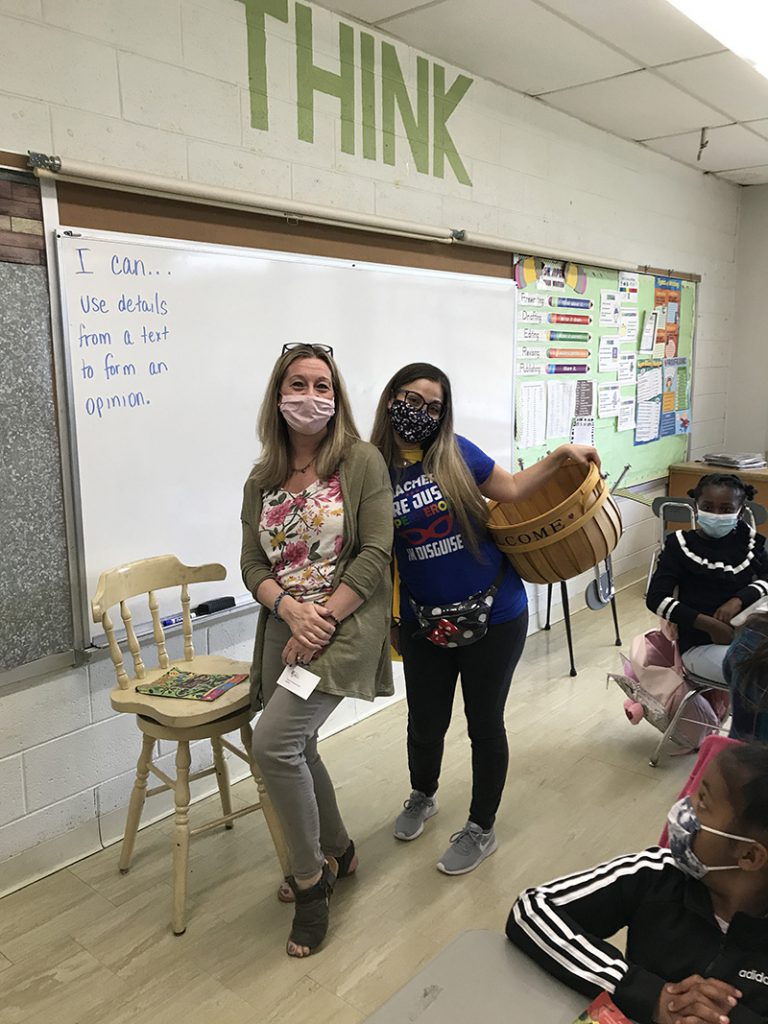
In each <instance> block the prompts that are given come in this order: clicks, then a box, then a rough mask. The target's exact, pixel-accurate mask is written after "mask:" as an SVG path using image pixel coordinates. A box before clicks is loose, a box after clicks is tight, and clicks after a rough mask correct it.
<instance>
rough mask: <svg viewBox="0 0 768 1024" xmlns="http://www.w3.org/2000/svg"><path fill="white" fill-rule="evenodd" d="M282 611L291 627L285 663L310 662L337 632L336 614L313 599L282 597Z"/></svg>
mask: <svg viewBox="0 0 768 1024" xmlns="http://www.w3.org/2000/svg"><path fill="white" fill-rule="evenodd" d="M286 605H287V606H288V607H285V606H286ZM280 615H281V617H282V618H283V619H284V620H285V621H286V622H287V623H288V626H289V627H290V630H291V638H290V640H289V641H288V643H287V644H286V645H285V647H284V648H283V662H284V664H286V665H308V664H309V663H310V662H311V661H313V659H314V658H316V657H317V656H318V655H319V654H320V652H321V651H322V650H323V648H324V647H327V646H328V644H329V643H330V642H331V638H332V637H333V634H334V633H335V632H336V623H335V622H334V618H333V614H332V613H331V612H330V611H329V610H328V609H326V608H325V607H323V605H321V604H316V603H314V602H312V601H304V602H302V601H296V600H294V599H291V600H290V602H289V601H283V606H282V607H281V608H280Z"/></svg>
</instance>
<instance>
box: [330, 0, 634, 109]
mask: <svg viewBox="0 0 768 1024" xmlns="http://www.w3.org/2000/svg"><path fill="white" fill-rule="evenodd" d="M339 2H341V0H339ZM384 27H385V28H386V30H387V31H388V32H392V33H394V34H395V35H396V36H399V37H400V38H401V39H403V40H404V41H405V42H407V43H409V44H410V45H411V46H416V47H419V48H420V49H423V50H425V51H426V52H427V53H431V54H434V55H435V56H438V57H442V58H443V59H444V60H446V61H450V62H451V63H452V64H457V65H458V66H459V67H463V68H466V69H467V70H469V71H472V72H474V73H475V74H477V75H481V76H482V77H484V78H491V79H494V80H496V81H497V82H502V83H503V84H504V85H508V86H510V88H512V89H517V90H519V91H520V92H526V93H533V94H536V93H540V92H549V91H551V90H553V89H564V88H567V87H568V86H571V85H577V84H581V83H582V82H593V81H595V80H596V79H598V78H609V77H610V76H611V75H619V74H623V73H624V72H626V71H631V70H634V69H635V68H636V67H637V64H636V63H634V62H633V61H631V60H628V59H626V58H625V57H622V56H620V55H619V54H617V53H616V52H615V50H613V49H611V48H610V47H608V46H606V45H605V44H603V43H600V42H598V41H596V40H594V39H592V37H591V36H590V35H588V34H587V33H585V32H581V31H579V29H576V28H574V27H573V26H572V25H569V24H568V23H567V22H565V21H563V20H562V19H561V18H558V17H556V16H555V15H553V14H551V13H550V12H549V11H547V10H544V8H542V7H539V6H538V5H537V4H536V3H534V2H533V0H514V2H513V3H512V4H510V0H473V2H472V3H467V0H444V2H443V3H440V4H437V5H435V6H432V7H424V8H421V9H419V10H416V11H413V12H410V13H408V14H403V15H399V16H397V17H394V18H392V19H390V20H388V21H387V23H386V25H385V26H384Z"/></svg>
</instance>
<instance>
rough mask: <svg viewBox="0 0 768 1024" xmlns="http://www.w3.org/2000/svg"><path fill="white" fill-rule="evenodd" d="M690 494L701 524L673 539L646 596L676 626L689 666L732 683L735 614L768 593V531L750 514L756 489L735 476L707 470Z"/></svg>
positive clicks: (668, 543) (712, 677) (684, 658)
mask: <svg viewBox="0 0 768 1024" xmlns="http://www.w3.org/2000/svg"><path fill="white" fill-rule="evenodd" d="M688 493H689V495H690V497H691V498H694V499H695V501H696V529H695V530H677V531H675V532H674V533H671V534H670V535H669V536H668V537H667V540H666V543H665V544H664V550H663V551H662V553H661V557H660V558H659V563H658V565H657V567H656V571H655V572H654V574H653V576H652V577H651V582H650V584H649V586H648V593H647V594H646V599H645V600H646V604H647V606H648V608H649V609H650V610H651V611H652V612H655V614H656V615H659V616H661V618H663V619H668V620H669V621H670V622H674V623H675V624H676V626H677V630H678V640H679V644H680V653H681V654H682V657H683V664H684V665H685V667H686V668H687V669H689V671H691V672H693V673H694V674H695V675H697V676H703V677H704V678H705V679H712V680H714V681H716V682H724V681H725V680H724V677H723V668H722V665H723V658H724V657H725V652H726V650H727V648H728V644H730V642H731V640H733V635H734V631H733V627H732V626H731V625H730V621H731V619H732V618H733V617H734V615H738V613H739V612H740V611H741V610H742V608H745V607H747V606H748V605H750V604H752V603H753V602H754V601H757V600H758V599H759V598H761V597H766V596H768V582H766V581H767V580H768V555H766V550H765V537H763V536H761V535H760V534H758V533H756V532H755V530H754V529H753V528H752V527H750V526H748V525H747V523H746V522H745V520H744V519H743V518H742V512H743V510H744V505H745V503H746V502H747V500H748V499H750V498H752V497H753V496H754V493H755V490H754V488H753V487H750V486H749V485H748V484H745V483H744V482H743V481H742V480H740V479H739V477H737V476H735V475H734V474H732V473H712V474H710V475H709V476H703V477H702V478H701V480H699V482H698V484H697V485H696V487H695V488H694V489H693V490H691V491H689V492H688Z"/></svg>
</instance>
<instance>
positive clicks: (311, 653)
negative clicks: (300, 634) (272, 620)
mask: <svg viewBox="0 0 768 1024" xmlns="http://www.w3.org/2000/svg"><path fill="white" fill-rule="evenodd" d="M319 653H320V648H319V647H307V646H305V645H304V644H301V643H299V641H298V640H297V639H296V638H295V637H293V636H292V637H291V639H290V640H289V641H288V643H287V644H286V645H285V647H284V648H283V664H284V665H309V663H310V662H311V661H313V660H314V659H315V658H316V657H317V656H318V654H319Z"/></svg>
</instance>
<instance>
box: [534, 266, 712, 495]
mask: <svg viewBox="0 0 768 1024" xmlns="http://www.w3.org/2000/svg"><path fill="white" fill-rule="evenodd" d="M515 277H516V280H517V283H518V286H519V288H520V293H519V296H518V302H517V313H516V326H515V398H516V450H515V458H516V459H518V458H519V459H522V460H523V463H524V464H525V465H530V464H531V463H532V462H535V461H536V460H537V459H539V458H541V457H542V456H543V455H545V454H546V452H547V451H548V450H551V449H552V448H555V447H557V445H559V444H562V443H563V442H564V441H568V440H570V435H571V429H572V428H573V426H574V423H573V419H574V414H575V415H576V416H577V417H579V420H578V422H577V424H576V426H577V427H578V428H580V429H581V430H588V429H589V427H590V424H589V423H588V422H586V420H588V419H589V416H585V415H584V414H585V413H586V412H587V407H588V404H589V400H590V397H591V400H592V405H593V411H592V414H591V418H592V420H593V424H592V426H593V428H594V432H593V436H594V444H595V445H596V447H597V448H598V450H599V451H600V455H601V457H602V460H603V464H604V466H605V468H606V470H607V471H608V472H609V474H610V476H609V480H611V481H615V480H617V479H618V477H619V476H620V474H621V472H622V470H623V468H624V466H625V465H629V466H630V469H629V471H628V473H627V474H626V476H625V477H624V479H623V485H624V486H632V485H637V484H642V483H646V482H648V481H650V480H658V479H661V478H663V477H666V476H667V471H668V468H669V466H670V465H671V464H673V463H675V462H681V461H684V460H685V458H686V457H687V453H688V443H689V442H688V435H689V433H690V429H691V422H692V412H691V374H692V366H693V341H694V324H695V299H696V285H695V284H694V283H693V282H691V281H688V280H681V279H680V278H678V277H675V276H674V275H652V274H640V273H623V272H620V271H616V270H608V269H605V268H599V267H581V266H576V265H575V264H566V265H563V264H561V263H547V262H546V261H543V260H534V259H533V258H530V257H529V258H528V259H525V258H523V257H521V258H519V259H518V261H517V263H516V267H515ZM654 317H655V318H656V319H655V320H654V319H653V318H654ZM654 324H655V327H656V330H655V334H654V332H653V331H652V329H651V328H652V327H653V326H654ZM644 331H645V343H644V341H643V336H644ZM644 344H645V347H644ZM601 349H602V355H601ZM606 386H607V387H606ZM601 392H602V395H603V399H604V403H605V404H604V406H603V410H602V411H603V412H611V411H612V410H611V408H610V403H611V402H612V401H616V402H618V403H619V404H621V402H624V403H625V413H626V418H624V417H619V416H617V415H615V414H614V415H602V416H601V415H600V412H601V409H600V395H601ZM656 392H658V393H656ZM633 397H634V398H635V400H636V406H635V413H636V420H635V422H636V424H637V426H629V425H628V424H629V422H630V418H629V413H630V412H631V409H630V404H629V403H630V402H631V399H632V398H633ZM574 399H575V402H576V407H575V408H574V405H573V402H574ZM580 414H581V415H580ZM620 427H623V428H625V429H619V428H620ZM654 431H656V432H657V437H656V438H654V439H652V440H647V438H648V435H649V434H652V433H653V432H654ZM582 437H583V435H582Z"/></svg>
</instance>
